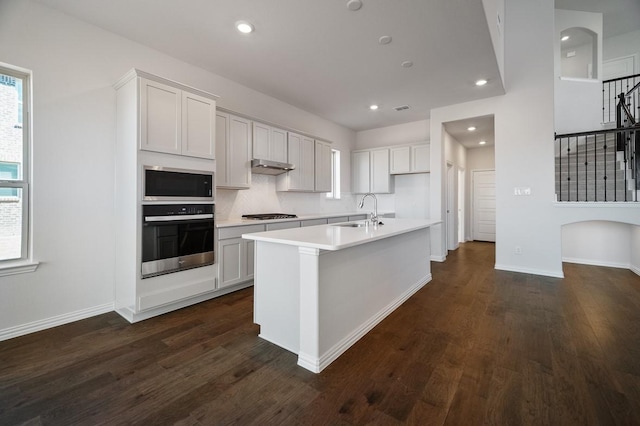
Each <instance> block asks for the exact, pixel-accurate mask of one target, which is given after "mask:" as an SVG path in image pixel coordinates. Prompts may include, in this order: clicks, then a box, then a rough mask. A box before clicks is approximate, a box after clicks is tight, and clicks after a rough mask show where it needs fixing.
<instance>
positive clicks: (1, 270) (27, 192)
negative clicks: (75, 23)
mask: <svg viewBox="0 0 640 426" xmlns="http://www.w3.org/2000/svg"><path fill="white" fill-rule="evenodd" d="M0 73H2V74H4V75H8V76H11V77H14V78H17V79H21V80H22V103H21V104H22V163H21V164H20V165H19V168H20V171H21V175H20V176H19V179H17V180H0V187H1V188H16V189H18V190H20V192H21V196H22V232H21V247H20V249H21V250H20V258H16V259H5V260H0V276H5V275H13V274H18V273H24V272H33V271H35V270H36V268H37V267H38V262H34V261H33V239H32V222H33V220H32V211H31V205H32V199H31V193H32V191H31V187H32V184H31V181H32V174H31V170H32V167H31V164H32V156H31V152H32V133H33V132H32V129H33V128H32V121H33V118H32V114H31V111H32V108H31V105H32V104H33V98H32V87H33V86H32V84H33V83H32V72H31V71H30V70H27V69H24V68H20V67H17V66H14V65H11V64H7V63H4V62H0Z"/></svg>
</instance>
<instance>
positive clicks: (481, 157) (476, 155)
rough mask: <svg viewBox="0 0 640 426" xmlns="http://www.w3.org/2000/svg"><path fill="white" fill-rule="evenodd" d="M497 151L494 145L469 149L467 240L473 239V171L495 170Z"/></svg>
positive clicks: (466, 176)
mask: <svg viewBox="0 0 640 426" xmlns="http://www.w3.org/2000/svg"><path fill="white" fill-rule="evenodd" d="M495 168H496V152H495V148H494V146H493V145H492V146H487V147H482V148H473V149H467V169H466V170H467V172H466V174H465V180H466V182H465V186H466V190H465V213H464V217H465V227H464V229H465V236H464V237H465V240H467V241H471V240H473V237H472V235H471V211H472V209H473V202H472V200H471V191H472V177H473V175H472V172H473V171H474V170H495Z"/></svg>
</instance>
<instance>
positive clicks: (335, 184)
mask: <svg viewBox="0 0 640 426" xmlns="http://www.w3.org/2000/svg"><path fill="white" fill-rule="evenodd" d="M340 195H341V194H340V150H339V149H335V148H331V192H327V199H328V200H339V199H340Z"/></svg>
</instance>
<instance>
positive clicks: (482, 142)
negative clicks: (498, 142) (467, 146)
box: [479, 141, 487, 145]
mask: <svg viewBox="0 0 640 426" xmlns="http://www.w3.org/2000/svg"><path fill="white" fill-rule="evenodd" d="M479 143H480V145H485V144H486V143H487V141H480V142H479Z"/></svg>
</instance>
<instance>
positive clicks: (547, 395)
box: [0, 242, 640, 426]
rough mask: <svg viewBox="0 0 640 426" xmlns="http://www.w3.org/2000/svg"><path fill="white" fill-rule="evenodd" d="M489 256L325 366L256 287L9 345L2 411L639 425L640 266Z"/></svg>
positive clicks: (1, 353) (0, 350)
mask: <svg viewBox="0 0 640 426" xmlns="http://www.w3.org/2000/svg"><path fill="white" fill-rule="evenodd" d="M494 264H495V255H494V245H493V244H490V243H475V242H471V243H464V244H461V246H460V248H459V249H458V250H456V251H453V252H450V253H449V255H448V257H447V260H446V262H443V263H433V264H432V274H433V280H432V281H431V282H430V283H429V284H428V285H426V286H425V287H423V288H422V289H421V290H419V291H418V292H417V293H416V294H415V295H413V296H412V297H411V298H410V299H409V300H407V301H406V302H405V303H404V304H403V305H402V306H401V307H400V308H399V309H398V310H396V311H395V312H393V313H392V314H391V315H389V316H388V317H387V318H386V319H385V320H384V321H382V322H381V323H380V324H378V325H377V326H376V327H375V328H374V329H373V330H371V332H369V333H368V334H367V335H365V336H364V337H363V338H362V339H361V340H360V341H358V342H357V343H356V344H355V345H354V346H353V347H351V348H350V349H349V350H348V351H347V352H345V353H344V354H343V355H342V356H340V357H339V358H338V359H337V360H336V361H334V362H333V363H332V364H331V365H329V366H328V367H327V368H326V369H325V370H324V371H323V372H322V373H320V374H313V373H311V372H309V371H307V370H305V369H303V368H301V367H299V366H298V365H297V357H296V356H295V355H294V354H292V353H290V352H288V351H286V350H284V349H281V348H279V347H277V346H275V345H273V344H271V343H269V342H267V341H265V340H262V339H261V338H259V337H258V333H259V327H258V326H257V325H255V324H253V323H252V320H253V289H252V288H247V289H243V290H240V291H237V292H234V293H231V294H228V295H226V296H223V297H220V298H217V299H213V300H210V301H207V302H203V303H201V304H198V305H195V306H192V307H189V308H185V309H181V310H179V311H175V312H172V313H169V314H165V315H162V316H159V317H156V318H152V319H149V320H146V321H142V322H140V323H136V324H128V323H127V322H126V321H124V320H123V319H122V318H121V317H120V316H118V315H117V314H115V313H108V314H104V315H99V316H96V317H93V318H89V319H86V320H82V321H77V322H75V323H72V324H68V325H64V326H60V327H56V328H53V329H50V330H45V331H42V332H38V333H33V334H30V335H27V336H23V337H19V338H15V339H11V340H8V341H4V342H0V424H1V425H3V426H5V425H22V424H24V425H65V426H66V425H71V424H73V425H92V426H93V425H100V424H104V425H119V424H126V425H131V424H140V425H165V424H176V425H188V426H203V425H212V424H215V425H219V424H231V425H235V424H243V425H245V424H246V425H271V424H273V425H280V424H283V425H288V424H293V425H314V426H315V425H331V426H335V425H361V424H376V425H400V424H409V425H461V424H464V425H466V424H474V425H476V424H518V425H520V424H522V425H541V424H545V425H546V424H554V425H555V424H558V425H574V424H576V425H577V424H580V425H590V424H593V425H599V424H621V425H622V424H640V414H639V413H640V363H639V362H638V361H637V360H638V359H640V277H638V276H637V275H635V274H633V273H631V272H630V271H626V270H620V269H612V268H602V267H595V266H585V265H575V264H565V265H564V273H565V278H564V279H556V278H549V277H537V276H533V275H527V274H519V273H513V272H506V271H496V270H494V268H493V266H494Z"/></svg>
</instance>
